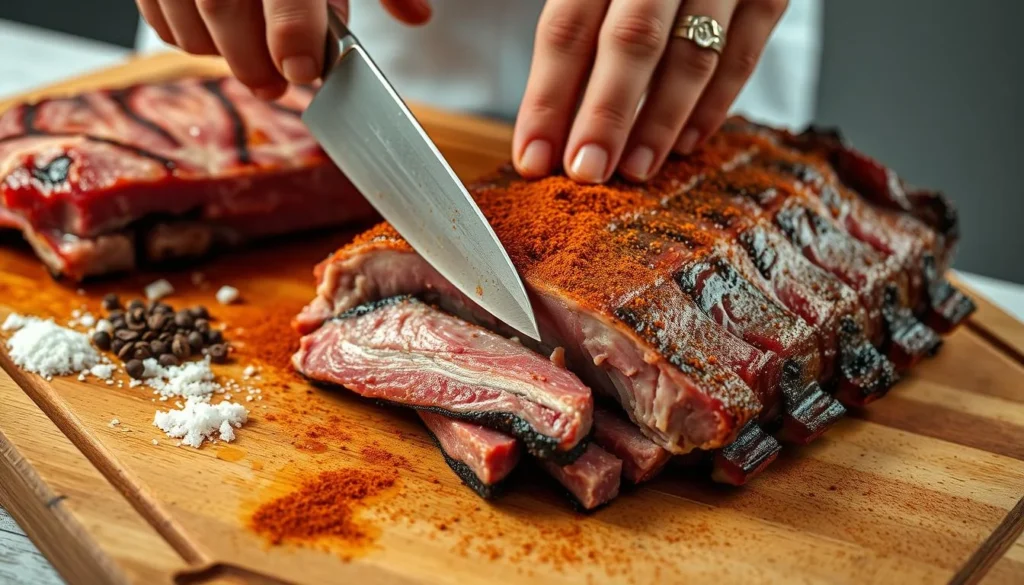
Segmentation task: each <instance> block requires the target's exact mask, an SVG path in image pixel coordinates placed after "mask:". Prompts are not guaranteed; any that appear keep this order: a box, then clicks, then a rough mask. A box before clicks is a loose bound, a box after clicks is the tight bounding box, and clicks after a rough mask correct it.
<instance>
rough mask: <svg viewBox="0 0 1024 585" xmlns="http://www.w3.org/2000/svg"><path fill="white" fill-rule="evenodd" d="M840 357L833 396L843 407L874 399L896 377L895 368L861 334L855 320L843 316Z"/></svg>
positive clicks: (890, 384) (863, 403) (897, 377)
mask: <svg viewBox="0 0 1024 585" xmlns="http://www.w3.org/2000/svg"><path fill="white" fill-rule="evenodd" d="M839 339H840V348H841V349H840V356H839V371H840V373H841V378H840V379H839V380H838V383H837V387H836V392H835V395H836V397H837V398H838V399H839V400H840V401H841V402H842V403H843V404H844V405H846V406H863V405H865V404H867V403H869V402H872V401H874V400H877V399H879V398H881V397H882V396H885V394H886V393H887V392H888V391H889V388H891V387H892V385H893V384H895V383H896V381H897V380H899V376H898V375H897V373H896V368H895V367H894V366H893V364H892V362H890V361H889V360H888V359H886V358H885V356H883V355H882V354H881V353H879V351H878V349H877V348H875V346H874V345H872V344H871V342H870V341H868V339H867V338H866V337H865V336H864V333H863V331H862V330H861V327H860V325H858V324H857V322H856V321H854V320H853V319H849V318H844V319H843V320H842V323H841V324H840V326H839Z"/></svg>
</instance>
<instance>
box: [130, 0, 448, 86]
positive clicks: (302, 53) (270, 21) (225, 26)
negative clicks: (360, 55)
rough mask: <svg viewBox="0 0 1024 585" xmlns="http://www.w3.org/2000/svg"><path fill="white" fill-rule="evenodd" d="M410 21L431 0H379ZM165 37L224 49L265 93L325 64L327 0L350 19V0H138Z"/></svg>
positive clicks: (241, 74) (419, 20)
mask: <svg viewBox="0 0 1024 585" xmlns="http://www.w3.org/2000/svg"><path fill="white" fill-rule="evenodd" d="M380 1H381V4H383V5H384V8H386V9H387V10H388V12H389V13H391V15H392V16H394V17H395V18H397V19H398V20H400V21H402V22H404V23H406V24H413V25H418V24H423V23H425V22H426V21H427V20H429V19H430V5H429V4H427V0H380ZM136 4H138V6H139V12H140V13H142V17H143V18H145V19H146V22H148V23H149V25H150V26H152V27H153V29H154V30H155V31H156V33H157V34H158V35H160V38H161V39H163V40H164V42H166V43H169V44H172V45H176V46H177V47H178V48H180V49H182V50H184V51H186V52H188V53H193V54H196V55H221V56H223V57H224V59H225V60H226V61H227V63H228V66H229V67H231V72H232V73H233V74H234V75H235V77H237V78H238V80H239V81H241V82H242V83H244V84H245V85H247V86H248V87H249V88H250V89H251V90H252V91H253V93H254V94H256V95H257V96H259V97H261V98H263V99H274V98H278V97H280V96H281V94H283V93H284V91H285V90H286V89H287V88H288V84H289V83H296V84H301V83H311V82H313V81H314V80H316V79H317V78H319V77H320V73H321V71H322V70H323V57H324V43H325V42H326V38H327V9H328V8H327V6H328V4H330V5H331V6H333V7H334V9H335V10H337V11H338V14H339V15H340V16H341V17H342V19H343V20H346V21H347V20H348V8H349V2H348V0H263V1H262V2H257V1H255V0H136Z"/></svg>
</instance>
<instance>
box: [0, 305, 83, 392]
mask: <svg viewBox="0 0 1024 585" xmlns="http://www.w3.org/2000/svg"><path fill="white" fill-rule="evenodd" d="M3 329H4V330H12V329H14V330H16V331H15V333H14V335H12V336H11V338H10V339H8V340H7V348H8V350H9V353H10V356H11V360H12V361H13V362H14V363H15V364H17V365H18V366H19V367H21V368H22V369H24V370H27V371H29V372H35V373H37V374H39V375H41V376H43V377H46V378H52V377H53V376H63V375H68V374H77V373H80V372H84V371H86V370H88V369H90V368H92V367H93V366H95V365H96V364H98V363H99V361H100V355H99V353H98V352H97V351H96V349H95V348H93V346H92V344H91V343H89V338H88V337H87V336H86V335H85V334H83V333H79V332H77V331H72V330H71V329H66V328H64V327H61V326H60V325H57V324H56V323H54V322H53V321H52V320H47V321H44V320H42V319H39V318H36V317H22V316H21V315H14V314H11V315H9V316H8V317H7V320H6V321H4V324H3Z"/></svg>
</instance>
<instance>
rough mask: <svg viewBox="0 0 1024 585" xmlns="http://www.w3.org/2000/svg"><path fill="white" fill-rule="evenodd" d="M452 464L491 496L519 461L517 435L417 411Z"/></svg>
mask: <svg viewBox="0 0 1024 585" xmlns="http://www.w3.org/2000/svg"><path fill="white" fill-rule="evenodd" d="M417 414H419V416H420V419H422V420H423V424H425V425H426V426H427V429H428V430H429V431H430V434H431V435H432V436H433V437H434V440H436V441H437V444H438V446H439V447H440V448H441V453H442V454H443V455H444V459H445V461H447V462H448V465H449V467H451V468H452V470H453V471H455V474H456V475H458V476H459V478H460V479H462V482H463V483H465V484H466V485H467V486H469V487H470V488H471V489H472V490H473V491H475V492H476V493H477V494H479V495H480V497H482V498H490V497H492V496H493V495H494V493H495V490H497V489H498V487H499V486H500V485H501V482H502V481H504V479H505V478H506V477H508V474H510V473H512V470H513V469H515V466H516V464H517V463H519V444H518V443H516V440H515V438H513V437H510V436H509V435H506V434H504V433H500V432H498V431H495V430H493V429H489V428H487V427H485V426H481V425H478V424H474V423H471V422H466V421H461V420H457V419H454V418H450V417H447V416H444V415H441V414H438V413H436V412H428V411H425V410H420V411H417Z"/></svg>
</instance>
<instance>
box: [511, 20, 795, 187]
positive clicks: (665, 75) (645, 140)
mask: <svg viewBox="0 0 1024 585" xmlns="http://www.w3.org/2000/svg"><path fill="white" fill-rule="evenodd" d="M786 5H787V0H548V2H547V4H546V5H545V6H544V10H543V12H542V14H541V17H540V22H539V24H538V26H537V38H536V42H535V46H534V54H533V62H532V64H531V66H530V77H529V81H528V83H527V87H526V94H525V95H524V97H523V101H522V105H521V106H520V109H519V116H518V118H517V120H516V128H515V137H514V140H513V146H512V152H513V156H512V158H513V161H514V162H515V166H516V169H517V170H518V171H519V173H520V174H522V175H523V176H525V177H542V176H545V175H547V174H549V173H551V172H552V171H553V169H554V168H555V167H557V166H558V164H557V163H558V160H559V159H562V160H563V166H564V168H565V170H566V173H567V174H568V175H569V177H571V178H572V179H574V180H576V181H579V182H583V183H603V182H604V181H606V180H608V178H609V177H610V176H611V174H612V173H613V172H614V171H615V170H616V169H618V171H619V172H620V174H622V175H623V176H624V177H626V178H628V179H630V180H634V181H644V180H647V179H648V178H650V177H651V176H653V175H654V174H655V173H656V172H657V170H658V169H659V168H660V167H661V165H662V164H663V163H664V161H665V158H666V157H667V156H668V154H669V152H670V151H672V150H675V151H677V152H679V153H681V154H689V153H690V152H691V151H692V150H693V149H694V148H695V147H696V146H697V145H698V144H699V143H700V142H701V141H702V140H703V139H705V138H706V137H707V136H709V135H710V134H712V133H714V132H715V130H717V129H718V127H719V126H720V125H721V124H722V122H723V121H724V120H725V117H726V114H727V113H728V110H729V107H730V106H731V105H732V102H733V101H734V100H735V99H736V96H737V94H739V92H740V89H742V87H743V85H744V83H746V81H747V78H749V77H750V74H751V73H752V72H753V70H754V66H755V65H756V64H757V62H758V59H760V56H761V52H762V50H763V49H764V46H765V43H766V42H767V40H768V36H769V34H770V33H771V31H772V29H773V28H775V25H776V23H777V22H778V20H779V18H780V17H781V16H782V13H783V12H784V11H785V8H786ZM686 16H709V17H711V18H713V19H715V20H716V21H718V23H719V24H720V25H721V26H722V28H723V29H724V30H725V31H726V36H727V41H726V43H725V47H724V49H723V50H722V53H721V55H719V54H718V53H717V52H715V51H714V50H712V49H709V48H701V47H700V46H698V45H697V44H696V43H695V42H693V41H691V40H688V39H684V38H679V37H677V36H674V35H673V30H674V29H675V28H676V27H677V26H678V23H681V22H682V19H683V18H684V17H686ZM645 92H646V99H645V100H644V102H643V107H642V109H640V111H639V113H637V109H638V108H639V107H640V103H641V99H643V98H644V95H645ZM581 99H582V101H581ZM577 104H579V109H578V111H577V110H576V107H577ZM574 113H575V115H574Z"/></svg>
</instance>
